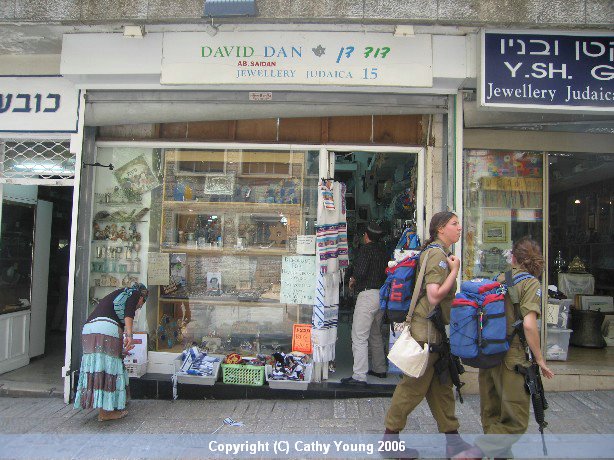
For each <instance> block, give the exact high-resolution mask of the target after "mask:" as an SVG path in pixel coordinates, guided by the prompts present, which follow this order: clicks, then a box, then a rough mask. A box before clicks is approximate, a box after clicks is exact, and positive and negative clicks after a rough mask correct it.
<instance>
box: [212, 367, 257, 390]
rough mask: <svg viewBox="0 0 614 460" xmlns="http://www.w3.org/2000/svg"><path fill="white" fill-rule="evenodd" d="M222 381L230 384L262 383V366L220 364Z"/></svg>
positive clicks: (254, 384)
mask: <svg viewBox="0 0 614 460" xmlns="http://www.w3.org/2000/svg"><path fill="white" fill-rule="evenodd" d="M222 381H223V382H224V383H229V384H231V385H249V386H252V387H259V386H262V385H264V366H250V365H248V364H222Z"/></svg>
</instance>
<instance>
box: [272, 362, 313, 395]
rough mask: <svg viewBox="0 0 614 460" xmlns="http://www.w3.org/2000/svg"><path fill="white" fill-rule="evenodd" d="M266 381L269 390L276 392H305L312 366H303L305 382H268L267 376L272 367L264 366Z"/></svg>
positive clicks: (309, 380)
mask: <svg viewBox="0 0 614 460" xmlns="http://www.w3.org/2000/svg"><path fill="white" fill-rule="evenodd" d="M265 367H266V381H267V382H269V386H270V387H271V388H275V389H278V390H306V389H307V387H308V386H309V382H311V374H313V364H311V363H310V364H308V365H306V366H305V380H270V379H269V374H270V373H271V372H272V371H273V366H271V365H270V364H267V365H266V366H265Z"/></svg>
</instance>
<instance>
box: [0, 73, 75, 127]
mask: <svg viewBox="0 0 614 460" xmlns="http://www.w3.org/2000/svg"><path fill="white" fill-rule="evenodd" d="M78 109H79V91H78V90H76V89H75V87H74V85H73V84H72V83H71V82H69V81H68V80H66V79H64V78H62V77H0V132H40V133H49V132H65V133H75V132H77V118H78Z"/></svg>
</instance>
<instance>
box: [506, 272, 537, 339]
mask: <svg viewBox="0 0 614 460" xmlns="http://www.w3.org/2000/svg"><path fill="white" fill-rule="evenodd" d="M519 273H528V272H527V271H526V270H525V269H523V268H522V267H519V266H517V265H514V266H512V277H514V276H516V275H518V274H519ZM497 281H499V282H500V283H505V273H502V274H501V275H499V276H498V277H497ZM515 289H516V292H518V303H519V304H520V316H521V318H517V315H516V312H515V311H514V305H513V304H512V300H511V299H510V296H509V295H506V296H505V317H506V320H507V334H508V336H509V335H511V334H512V332H513V330H514V327H513V324H514V323H515V322H516V320H518V319H522V318H524V317H525V316H527V315H528V314H529V313H530V312H532V311H534V312H535V313H537V318H538V319H539V317H540V316H541V312H542V291H541V283H540V282H539V280H538V279H537V278H527V279H526V280H522V281H520V282H519V283H518V284H516V286H515ZM512 345H514V346H517V347H520V346H521V344H520V339H519V338H518V336H517V335H516V336H515V337H514V340H513V341H512Z"/></svg>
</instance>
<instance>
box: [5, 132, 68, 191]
mask: <svg viewBox="0 0 614 460" xmlns="http://www.w3.org/2000/svg"><path fill="white" fill-rule="evenodd" d="M0 160H1V161H0V183H2V182H14V181H15V180H19V181H20V182H23V183H27V182H35V181H36V182H40V181H41V179H42V180H45V179H47V180H49V179H50V180H54V181H57V180H58V179H63V180H65V179H74V177H75V161H76V159H75V155H74V154H72V153H70V141H68V140H61V139H60V140H51V139H40V140H39V139H0Z"/></svg>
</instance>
